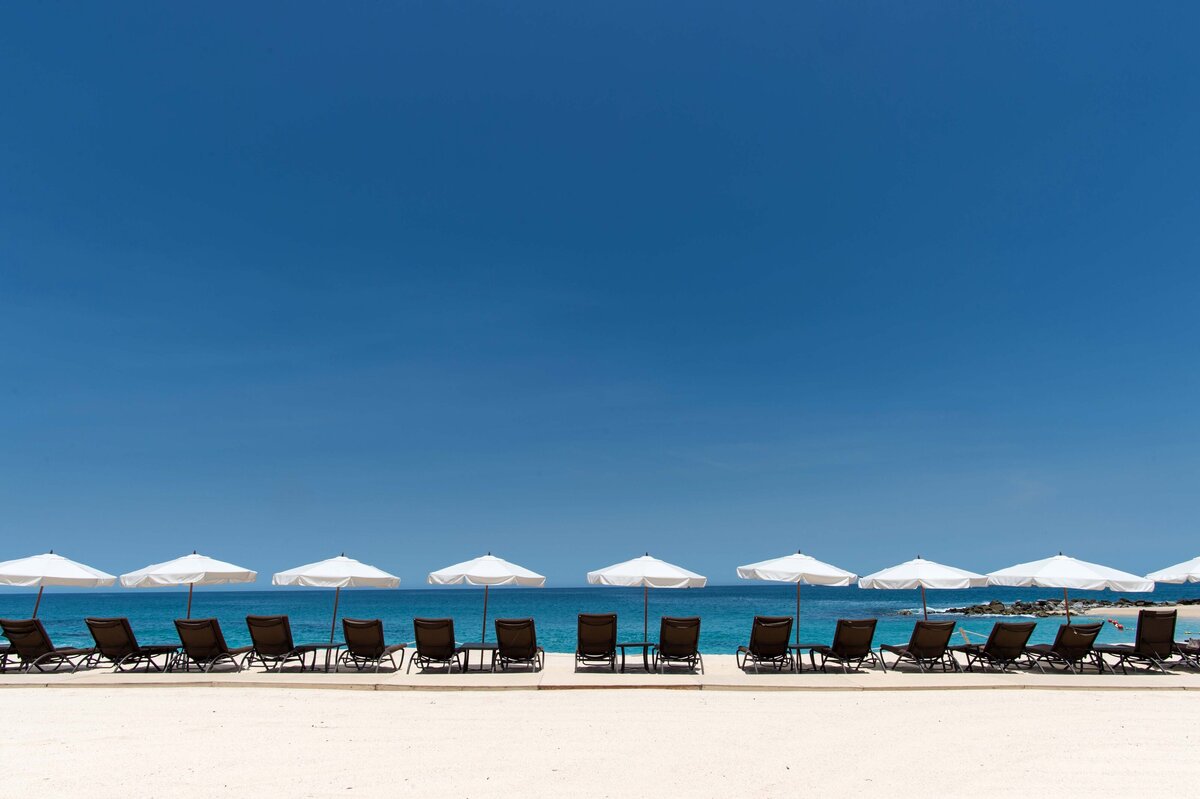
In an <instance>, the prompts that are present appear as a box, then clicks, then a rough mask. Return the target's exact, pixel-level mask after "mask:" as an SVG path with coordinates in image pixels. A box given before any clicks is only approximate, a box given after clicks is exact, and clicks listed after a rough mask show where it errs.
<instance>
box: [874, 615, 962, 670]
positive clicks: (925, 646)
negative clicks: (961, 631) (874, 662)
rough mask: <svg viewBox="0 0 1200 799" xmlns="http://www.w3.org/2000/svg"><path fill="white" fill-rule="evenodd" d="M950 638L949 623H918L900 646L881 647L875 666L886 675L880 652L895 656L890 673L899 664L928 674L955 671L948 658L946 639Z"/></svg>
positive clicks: (948, 650) (952, 658) (885, 645)
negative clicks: (877, 664) (910, 665)
mask: <svg viewBox="0 0 1200 799" xmlns="http://www.w3.org/2000/svg"><path fill="white" fill-rule="evenodd" d="M952 635H954V622H952V621H919V622H917V623H916V624H914V625H913V631H912V636H911V637H910V638H909V639H908V644H907V645H904V646H892V645H891V644H883V645H882V646H880V647H879V662H880V663H882V664H883V670H884V671H887V668H888V664H887V661H886V660H884V658H883V653H884V652H891V653H892V654H893V655H895V656H896V659H895V660H893V661H892V671H895V670H896V667H897V666H899V665H900V663H901V662H908V663H913V664H915V665H916V667H917V669H918V670H919V671H923V672H924V671H932V670H933V669H934V667H941V669H942V671H951V670H953V671H958V670H959V666H958V661H957V660H955V659H954V656H953V655H951V654H950V636H952Z"/></svg>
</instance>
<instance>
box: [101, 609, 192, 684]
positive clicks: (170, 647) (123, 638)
mask: <svg viewBox="0 0 1200 799" xmlns="http://www.w3.org/2000/svg"><path fill="white" fill-rule="evenodd" d="M84 622H85V623H86V624H87V626H88V630H89V631H90V632H91V633H92V640H94V641H95V642H96V651H95V652H94V653H92V655H91V656H90V657H89V658H88V661H89V662H88V665H89V666H98V665H100V662H101V661H104V660H107V661H108V662H109V663H111V664H112V666H113V671H125V670H126V669H136V668H137V667H138V666H145V667H146V670H147V671H149V670H150V669H153V670H154V671H162V670H163V669H165V668H166V667H167V666H168V665H169V664H170V662H171V660H172V659H173V658H174V657H175V654H176V653H177V652H179V647H178V646H177V645H175V644H152V645H150V646H142V645H141V644H139V643H138V641H137V636H135V635H134V634H133V628H132V627H130V626H129V619H126V618H124V617H122V618H115V619H98V618H86V619H84ZM157 657H161V658H162V659H163V662H162V663H161V664H159V663H156V662H155V661H154V659H155V658H157Z"/></svg>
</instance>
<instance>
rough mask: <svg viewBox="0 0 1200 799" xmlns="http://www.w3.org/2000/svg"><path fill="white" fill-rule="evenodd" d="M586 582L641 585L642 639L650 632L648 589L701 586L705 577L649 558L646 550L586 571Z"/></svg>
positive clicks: (704, 581)
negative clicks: (632, 557)
mask: <svg viewBox="0 0 1200 799" xmlns="http://www.w3.org/2000/svg"><path fill="white" fill-rule="evenodd" d="M587 581H588V582H589V583H591V584H592V585H617V586H626V587H631V588H633V587H637V586H639V585H640V586H641V587H642V637H643V640H645V637H646V636H648V635H649V634H650V594H649V590H650V589H651V588H703V587H704V585H705V583H707V582H708V578H707V577H704V576H702V575H699V574H696V573H695V572H690V571H688V570H687V569H685V568H683V567H681V566H676V565H675V564H673V563H667V562H666V561H665V560H659V559H658V558H652V557H650V553H649V552H647V553H646V554H645V555H643V556H641V557H640V558H634V559H633V560H627V561H624V562H623V563H616V564H614V565H612V566H608V567H606V568H603V569H597V570H596V571H594V572H588V574H587Z"/></svg>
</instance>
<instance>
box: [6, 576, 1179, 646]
mask: <svg viewBox="0 0 1200 799" xmlns="http://www.w3.org/2000/svg"><path fill="white" fill-rule="evenodd" d="M802 596H803V609H802V614H801V638H802V639H803V640H804V641H805V642H828V641H829V640H830V639H831V638H832V637H833V629H834V624H835V622H836V620H837V619H839V618H868V617H877V618H878V619H879V627H878V628H877V629H878V632H877V634H876V642H877V643H904V642H906V641H907V640H908V637H909V634H910V632H911V631H912V625H913V621H914V619H915V618H919V611H920V608H921V596H920V592H918V591H866V590H862V589H859V588H855V587H851V588H827V587H820V586H805V587H804V589H803V594H802ZM1120 596H1122V595H1121V594H1119V593H1112V592H1089V591H1079V592H1076V593H1072V594H1071V598H1072V599H1084V598H1096V599H1117V598H1119V597H1120ZM1125 596H1128V597H1129V598H1130V599H1152V600H1176V599H1180V598H1191V597H1195V596H1200V585H1179V586H1176V585H1161V586H1159V587H1158V588H1157V589H1156V590H1155V591H1154V592H1153V593H1149V594H1128V595H1125ZM1061 597H1062V593H1061V591H1055V590H1053V589H1036V588H1032V589H1024V588H980V589H971V590H964V591H929V592H928V599H929V606H930V609H931V611H932V610H933V609H935V608H937V609H941V608H947V607H955V606H963V605H969V604H976V603H981V602H987V601H990V600H992V599H999V600H1001V601H1004V602H1012V601H1015V600H1018V599H1020V600H1036V599H1061ZM33 600H34V594H33V593H31V592H27V591H21V592H17V591H12V590H6V591H4V592H3V593H0V617H2V618H28V617H29V614H30V612H31V611H32V609H33ZM186 601H187V592H186V590H175V589H144V590H134V589H130V590H120V589H118V590H105V591H86V592H85V591H64V590H61V589H57V590H56V589H54V588H47V589H46V592H45V595H44V596H43V599H42V605H41V610H40V611H39V613H38V615H39V617H40V618H41V619H42V621H43V622H44V623H45V625H46V627H47V630H48V631H49V633H50V635H51V637H52V638H53V639H54V643H55V644H56V645H58V646H64V645H82V644H88V645H90V643H91V638H90V636H89V635H88V632H87V628H86V626H85V625H84V623H83V619H84V617H85V616H127V617H129V619H130V621H131V622H132V625H133V628H134V631H135V632H136V634H137V636H138V638H139V640H140V642H141V643H144V644H151V643H171V642H175V641H177V638H176V635H175V629H174V627H173V625H172V620H173V619H175V618H179V617H182V616H183V613H184V607H185V604H186ZM904 610H915V611H917V615H916V616H910V615H903V613H902V611H904ZM332 611H333V591H332V590H328V589H317V588H312V589H292V588H288V589H284V588H279V589H265V590H254V591H248V590H222V589H221V588H216V587H213V588H204V587H201V588H197V589H196V591H195V596H194V600H193V606H192V615H193V616H195V617H205V616H215V617H217V618H218V619H220V621H221V627H222V629H223V630H224V633H225V637H226V639H227V640H228V642H229V643H230V645H240V644H246V643H249V636H248V634H247V632H246V625H245V616H246V615H247V614H274V613H286V614H287V615H288V616H289V617H290V618H291V624H292V630H293V634H294V636H295V638H296V641H297V643H301V642H303V641H321V640H328V638H329V625H330V620H331V618H332ZM482 611H483V589H482V588H472V587H467V588H457V587H455V588H437V589H397V590H391V591H386V590H365V589H363V590H346V591H342V595H341V605H340V608H339V616H349V617H351V618H376V617H378V618H381V619H383V621H384V629H385V633H386V635H387V637H388V639H389V641H390V642H398V641H411V640H412V636H413V631H412V619H413V617H414V616H433V617H442V616H450V617H452V618H453V619H454V622H455V633H456V635H457V637H458V639H459V640H460V641H477V640H479V636H480V632H481V621H482ZM581 612H588V613H604V612H615V613H617V614H618V615H619V622H618V624H619V628H620V630H619V633H620V637H621V638H622V640H641V638H642V590H641V589H640V588H637V589H633V588H609V587H604V586H589V587H580V588H493V589H492V590H491V592H490V599H489V604H488V616H489V627H490V623H491V622H490V620H491V619H494V618H496V617H497V616H500V617H524V616H532V617H534V619H536V620H537V633H538V642H539V643H540V644H541V645H542V646H543V647H545V648H546V650H547V651H549V652H571V651H574V648H575V617H576V614H578V613H581ZM794 612H795V589H794V588H793V587H792V586H790V585H777V584H766V583H764V584H747V585H737V586H711V587H708V588H701V589H693V590H651V591H650V630H651V632H650V638H651V640H656V639H657V637H658V634H657V626H658V618H659V617H660V616H664V615H667V616H691V615H698V616H700V617H702V619H703V622H702V624H701V635H700V645H701V649H702V650H703V651H704V652H705V653H706V654H707V653H725V654H729V653H732V652H733V651H734V650H735V649H736V648H737V647H738V646H739V645H740V644H744V643H746V639H747V637H748V636H749V634H750V624H751V621H752V619H753V618H754V616H755V615H756V614H763V615H792V614H794ZM930 617H931V618H935V617H936V618H954V617H952V616H948V615H943V614H941V613H932V612H931V614H930ZM1118 620H1119V621H1122V622H1124V623H1126V627H1125V630H1124V631H1121V630H1118V629H1117V628H1116V627H1114V626H1113V625H1111V624H1109V625H1106V626H1105V630H1104V633H1103V635H1102V638H1101V640H1102V641H1105V642H1111V643H1117V642H1128V641H1132V640H1133V630H1134V626H1135V619H1134V618H1124V619H1118ZM992 621H994V619H992V618H983V617H970V618H964V617H959V622H960V626H961V627H962V628H965V629H966V630H968V631H970V632H974V633H979V634H980V635H981V636H983V635H986V634H987V631H988V630H989V629H990V627H991V624H992ZM1062 623H1063V619H1062V618H1057V617H1056V618H1046V619H1039V620H1038V627H1037V630H1036V632H1035V633H1034V638H1033V640H1034V641H1035V642H1041V641H1045V642H1049V641H1051V640H1053V638H1054V633H1055V631H1056V630H1057V628H1058V626H1059V625H1060V624H1062ZM1178 632H1179V636H1178V637H1181V638H1182V637H1186V636H1188V635H1193V636H1194V635H1200V620H1195V619H1181V620H1180V625H1179V630H1178ZM338 637H339V639H340V637H341V636H340V632H339V636H338ZM487 637H488V640H495V631H494V630H492V629H489V630H488V633H487ZM959 640H961V637H960V639H959Z"/></svg>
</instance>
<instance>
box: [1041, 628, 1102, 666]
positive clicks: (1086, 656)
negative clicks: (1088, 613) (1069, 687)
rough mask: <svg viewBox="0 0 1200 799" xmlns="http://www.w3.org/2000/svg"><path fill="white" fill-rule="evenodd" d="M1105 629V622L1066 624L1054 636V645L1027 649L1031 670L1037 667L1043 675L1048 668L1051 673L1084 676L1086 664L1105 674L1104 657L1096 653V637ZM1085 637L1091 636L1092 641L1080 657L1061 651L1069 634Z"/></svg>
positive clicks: (1068, 651) (1042, 645)
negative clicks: (1079, 633) (1080, 633)
mask: <svg viewBox="0 0 1200 799" xmlns="http://www.w3.org/2000/svg"><path fill="white" fill-rule="evenodd" d="M1103 629H1104V622H1095V623H1092V624H1064V625H1062V626H1061V627H1059V628H1058V632H1057V633H1056V634H1055V636H1054V643H1052V644H1034V645H1033V646H1026V647H1025V657H1026V660H1027V663H1028V667H1029V668H1033V667H1034V666H1037V668H1038V671H1040V672H1041V673H1042V674H1045V673H1046V668H1047V667H1049V668H1050V670H1051V671H1057V672H1064V671H1069V672H1071V673H1072V674H1082V673H1083V669H1084V667H1085V665H1086V663H1088V662H1090V663H1091V665H1093V666H1095V667H1096V671H1097V672H1099V673H1100V674H1103V673H1104V670H1105V665H1104V656H1103V655H1102V654H1101V653H1100V652H1098V651H1096V637H1097V636H1099V635H1100V632H1101V630H1103ZM1081 631H1082V633H1083V634H1084V635H1088V634H1090V635H1091V636H1092V639H1091V641H1090V642H1089V644H1088V648H1087V650H1086V651H1082V652H1080V653H1079V657H1074V658H1073V657H1071V656H1070V650H1060V649H1059V646H1060V644H1061V643H1062V638H1063V636H1064V635H1066V634H1067V633H1069V632H1076V633H1078V632H1081Z"/></svg>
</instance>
